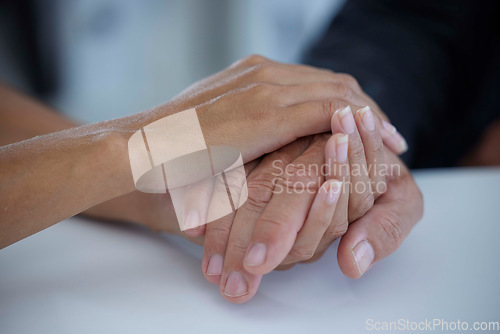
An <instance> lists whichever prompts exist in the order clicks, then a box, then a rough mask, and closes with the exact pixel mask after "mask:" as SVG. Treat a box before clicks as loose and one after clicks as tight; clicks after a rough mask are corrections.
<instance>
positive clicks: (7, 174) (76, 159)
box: [0, 127, 134, 248]
mask: <svg viewBox="0 0 500 334" xmlns="http://www.w3.org/2000/svg"><path fill="white" fill-rule="evenodd" d="M126 147H127V146H126V140H125V139H124V138H123V137H122V136H120V135H117V134H115V133H112V132H110V131H98V132H90V133H86V128H85V127H82V128H79V129H78V130H77V131H63V132H58V133H54V134H50V135H46V136H42V137H36V138H33V139H30V140H26V141H22V142H19V143H15V144H11V145H7V146H4V147H1V148H0V170H1V171H2V173H1V176H0V203H1V206H0V210H1V211H0V212H1V213H0V215H1V217H2V219H1V220H0V247H2V248H3V247H5V246H7V245H9V244H12V243H14V242H16V241H18V240H20V239H22V238H24V237H27V236H29V235H31V234H33V233H36V232H38V231H40V230H43V229H45V228H47V227H49V226H51V225H53V224H55V223H57V222H59V221H61V220H63V219H65V218H68V217H71V216H73V215H75V214H77V213H79V212H82V211H83V210H85V209H87V208H89V207H92V206H94V205H96V204H98V203H101V202H104V201H106V200H109V199H111V198H114V197H116V196H119V195H122V194H125V193H127V192H130V191H132V190H133V189H134V185H133V182H132V177H131V175H130V171H129V166H128V160H127V151H126Z"/></svg>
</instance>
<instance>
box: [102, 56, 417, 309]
mask: <svg viewBox="0 0 500 334" xmlns="http://www.w3.org/2000/svg"><path fill="white" fill-rule="evenodd" d="M192 107H196V110H197V112H198V117H199V119H200V123H202V127H203V129H206V130H204V135H205V138H206V140H207V142H209V144H210V145H219V144H221V143H222V144H223V143H227V142H231V144H232V145H233V146H235V147H237V148H238V149H239V150H240V152H242V154H243V157H244V161H245V162H246V165H245V168H246V171H247V184H248V192H249V193H248V200H247V202H246V203H245V204H244V205H243V206H242V207H241V208H240V209H239V210H237V211H236V212H235V213H234V214H231V215H228V216H226V217H224V218H222V219H220V220H218V221H215V222H212V223H210V224H207V225H204V226H201V227H199V228H196V229H193V230H188V231H186V233H183V232H180V231H179V229H178V226H177V224H176V222H175V219H172V218H174V215H173V214H172V211H173V210H172V207H171V203H170V202H169V195H168V194H165V195H151V194H143V193H138V192H133V193H131V194H128V195H125V196H124V197H122V198H118V199H116V200H115V202H116V201H122V202H125V203H127V202H129V201H133V202H134V203H135V204H134V205H133V206H128V207H129V209H127V211H128V212H127V213H125V212H123V213H122V214H123V215H127V216H128V217H129V219H132V220H134V221H137V222H141V223H143V224H146V225H148V226H150V227H152V228H154V229H157V230H164V231H168V232H173V233H180V234H181V235H184V236H185V237H187V238H189V239H191V240H193V241H195V242H198V243H203V244H204V256H203V263H202V270H203V274H204V275H205V277H206V278H207V280H209V281H210V282H212V283H214V284H217V285H219V286H220V289H221V293H222V295H223V297H224V298H225V299H227V300H229V301H231V302H236V303H241V302H245V301H248V300H249V299H251V298H252V297H253V296H254V295H255V293H256V291H257V289H258V286H259V283H260V280H261V278H262V275H264V274H266V273H268V272H270V271H272V270H273V269H275V268H288V267H291V266H293V265H294V264H295V263H297V262H307V261H312V260H315V259H317V258H319V257H320V256H321V255H322V254H323V253H324V252H325V251H326V249H327V248H328V247H329V246H330V245H331V243H332V242H333V241H334V240H335V239H337V238H338V237H341V236H342V239H341V241H340V244H339V250H338V262H339V266H340V268H341V270H342V271H343V272H344V274H346V275H347V276H349V277H351V278H358V277H360V276H361V275H362V274H363V273H365V272H366V270H368V269H369V268H370V267H371V266H372V265H373V264H374V263H376V262H377V261H378V260H380V259H382V258H384V257H385V256H387V255H389V254H390V253H391V252H393V251H394V250H396V249H397V248H398V247H399V245H400V244H401V242H402V241H403V239H404V238H405V237H406V235H407V234H408V233H409V231H410V230H411V228H412V227H413V226H414V225H415V224H416V222H417V221H418V220H419V219H420V217H421V215H422V198H421V194H420V192H419V190H418V187H417V186H416V184H415V182H414V181H413V179H412V177H411V175H410V173H409V171H408V170H407V168H406V167H405V166H404V164H403V163H402V162H401V161H400V160H399V159H398V158H397V154H399V153H401V152H403V151H404V150H405V149H406V144H405V142H404V139H403V138H402V137H401V135H400V134H399V133H398V132H397V131H396V130H395V128H394V127H393V126H392V125H391V124H390V123H388V122H387V118H386V116H385V115H384V114H383V113H382V111H381V110H380V109H379V107H378V106H377V105H376V103H375V102H374V101H373V100H372V99H371V98H369V97H368V96H367V95H366V94H365V93H364V92H363V91H362V90H361V88H360V87H359V85H358V84H357V82H356V80H355V79H353V78H352V77H351V76H349V75H345V74H338V73H333V72H331V71H327V70H321V69H316V68H313V67H309V66H303V65H287V64H281V63H277V62H273V61H270V60H268V59H265V58H263V57H259V56H251V57H248V58H246V59H244V60H242V61H239V62H237V63H235V64H234V65H232V66H231V67H229V68H228V69H226V70H224V71H222V72H220V73H217V74H215V75H214V76H212V77H210V78H208V79H205V80H203V81H201V82H199V83H196V84H195V85H193V86H192V87H190V88H188V89H187V90H186V91H184V92H183V93H181V94H180V95H179V96H178V97H177V98H175V99H174V100H173V101H172V102H171V103H169V104H168V105H166V106H164V107H160V108H157V109H156V110H153V111H152V112H149V113H150V115H149V116H148V117H149V118H150V119H151V113H157V114H158V117H160V116H162V115H164V114H165V113H164V110H163V109H164V108H167V109H169V110H170V109H173V110H177V111H180V110H185V109H188V108H192ZM158 117H157V118H158ZM330 131H331V133H330ZM111 202H112V201H111ZM105 205H109V203H108V204H105ZM118 206H119V207H122V205H118ZM203 235H204V236H205V237H204V239H203V238H198V237H200V236H203Z"/></svg>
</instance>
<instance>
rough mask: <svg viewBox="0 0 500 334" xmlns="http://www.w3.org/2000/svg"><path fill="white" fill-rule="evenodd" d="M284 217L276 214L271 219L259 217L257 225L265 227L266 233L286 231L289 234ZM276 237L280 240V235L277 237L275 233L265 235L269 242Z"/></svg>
mask: <svg viewBox="0 0 500 334" xmlns="http://www.w3.org/2000/svg"><path fill="white" fill-rule="evenodd" d="M286 221H287V219H286V217H284V215H283V214H280V213H276V214H275V216H273V217H260V218H259V224H261V226H266V230H267V231H276V230H277V231H280V230H282V231H287V232H289V230H290V229H289V228H288V227H287V226H286ZM276 237H279V238H281V237H282V236H281V235H278V234H276V233H273V232H270V233H267V235H266V238H267V239H269V240H272V239H274V238H276Z"/></svg>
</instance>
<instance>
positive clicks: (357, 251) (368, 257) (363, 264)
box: [352, 240, 375, 275]
mask: <svg viewBox="0 0 500 334" xmlns="http://www.w3.org/2000/svg"><path fill="white" fill-rule="evenodd" d="M352 253H353V254H354V258H355V259H356V266H357V267H358V270H359V273H360V274H361V275H363V274H364V273H365V272H366V271H367V270H368V268H369V267H370V265H371V264H372V262H373V259H374V258H375V252H374V251H373V247H372V245H371V244H370V243H369V242H368V240H363V241H361V242H359V243H358V244H357V245H356V246H355V247H354V248H353V250H352Z"/></svg>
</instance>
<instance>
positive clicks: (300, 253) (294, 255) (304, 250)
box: [287, 246, 316, 262]
mask: <svg viewBox="0 0 500 334" xmlns="http://www.w3.org/2000/svg"><path fill="white" fill-rule="evenodd" d="M315 250H316V249H314V248H313V247H310V246H294V247H293V248H292V249H291V250H290V253H289V254H288V256H287V259H288V260H289V261H290V262H300V261H307V260H309V259H311V258H312V257H313V256H314V252H315Z"/></svg>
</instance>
